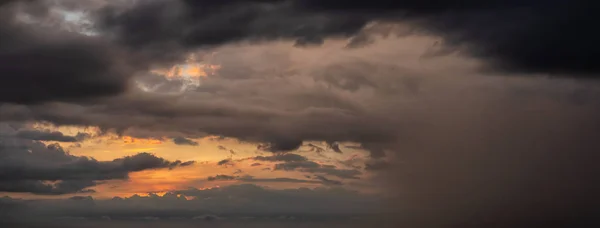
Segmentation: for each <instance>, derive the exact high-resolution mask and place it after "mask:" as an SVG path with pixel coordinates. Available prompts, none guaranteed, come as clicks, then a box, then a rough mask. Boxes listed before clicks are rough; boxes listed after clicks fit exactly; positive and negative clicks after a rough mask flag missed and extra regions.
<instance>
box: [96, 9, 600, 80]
mask: <svg viewBox="0 0 600 228" xmlns="http://www.w3.org/2000/svg"><path fill="white" fill-rule="evenodd" d="M431 4H432V3H429V2H427V3H424V2H421V1H414V0H410V1H402V2H397V3H392V2H390V1H387V0H379V1H356V3H347V2H340V1H336V0H331V1H316V0H315V1H313V0H289V1H267V2H265V1H244V2H240V1H225V2H222V3H219V4H214V3H212V1H198V2H191V1H185V0H179V1H151V2H139V3H138V4H136V5H134V6H133V7H131V8H129V9H125V10H123V9H119V8H118V7H113V8H109V9H105V10H104V11H103V12H102V13H101V14H100V16H99V18H100V19H99V23H100V25H101V27H102V28H103V30H104V31H105V32H107V33H111V34H115V37H117V38H116V39H117V41H119V42H121V43H124V44H126V45H129V46H132V47H137V48H157V47H159V48H167V47H172V45H169V44H173V43H178V44H182V45H183V46H185V47H188V48H190V47H207V46H215V45H222V44H226V43H231V42H238V41H246V40H250V41H254V40H258V41H261V40H277V39H281V38H283V39H291V40H295V41H296V43H297V46H306V45H307V44H308V45H309V46H310V45H311V44H321V43H323V39H324V38H328V37H338V38H339V37H342V38H344V37H354V39H352V41H351V42H350V45H351V46H356V45H355V43H356V42H357V40H360V39H359V38H360V37H365V36H364V34H362V33H361V31H362V29H363V28H365V27H366V26H368V25H369V24H370V23H372V22H404V23H409V24H412V26H415V27H416V28H415V29H413V30H414V31H416V32H418V33H427V34H435V35H439V36H442V37H443V38H444V39H445V41H446V42H445V43H446V44H447V45H450V46H452V47H455V48H456V49H466V50H465V52H466V53H468V54H469V55H470V56H473V57H478V58H483V59H485V60H487V61H489V62H490V63H491V64H492V65H493V67H494V68H495V69H497V70H509V71H516V72H527V73H552V74H558V75H562V76H570V77H573V76H591V77H593V76H594V75H596V74H597V73H599V72H598V70H599V68H598V67H597V64H594V62H593V61H592V59H593V56H596V55H598V54H599V53H600V52H599V51H600V46H599V45H597V44H596V42H595V40H596V38H597V36H598V35H597V33H595V32H593V31H591V30H589V29H588V28H590V27H591V26H592V24H590V23H592V21H596V19H598V18H597V16H596V15H597V14H595V13H594V12H595V11H594V10H592V9H590V8H589V7H586V6H585V4H584V1H582V0H575V1H567V0H558V1H553V2H547V1H540V0H526V1H516V0H510V1H486V2H480V1H467V2H464V1H452V0H450V1H444V2H438V3H435V4H436V7H431V6H430V5H431ZM147 21H155V22H157V23H154V24H155V25H156V26H151V27H148V26H143V25H144V24H143V23H146V22H147ZM158 22H160V23H158ZM558 25H563V26H562V27H563V28H564V29H561V31H560V32H558V31H557V30H555V29H554V28H556V26H558ZM540 34H552V39H547V38H542V37H541V36H540ZM363 39H365V38H363ZM533 44H535V45H533ZM558 53H562V54H558ZM563 56H569V57H568V58H563Z"/></svg>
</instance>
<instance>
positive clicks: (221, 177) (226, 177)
mask: <svg viewBox="0 0 600 228" xmlns="http://www.w3.org/2000/svg"><path fill="white" fill-rule="evenodd" d="M315 178H316V179H317V180H302V179H295V178H287V177H276V178H256V177H254V176H250V175H244V176H231V175H222V174H219V175H216V176H209V177H207V180H208V181H231V180H236V181H239V182H248V183H305V184H323V185H343V183H342V182H341V181H336V180H330V179H327V178H325V177H323V176H315Z"/></svg>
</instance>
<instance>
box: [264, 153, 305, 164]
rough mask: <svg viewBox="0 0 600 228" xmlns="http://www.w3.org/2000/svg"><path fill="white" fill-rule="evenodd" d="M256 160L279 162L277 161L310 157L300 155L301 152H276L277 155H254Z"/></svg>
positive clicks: (294, 160)
mask: <svg viewBox="0 0 600 228" xmlns="http://www.w3.org/2000/svg"><path fill="white" fill-rule="evenodd" d="M254 160H256V161H269V162H277V161H283V162H301V161H308V158H306V157H304V156H302V155H299V154H290V153H284V154H275V155H271V156H257V157H254Z"/></svg>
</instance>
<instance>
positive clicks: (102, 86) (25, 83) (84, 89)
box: [0, 1, 133, 103]
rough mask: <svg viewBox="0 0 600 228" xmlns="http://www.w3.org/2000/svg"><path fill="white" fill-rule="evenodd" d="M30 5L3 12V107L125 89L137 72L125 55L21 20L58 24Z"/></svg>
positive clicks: (0, 73)
mask: <svg viewBox="0 0 600 228" xmlns="http://www.w3.org/2000/svg"><path fill="white" fill-rule="evenodd" d="M22 2H36V1H22ZM31 5H33V6H30V7H26V6H27V5H22V7H13V4H5V5H3V6H2V8H0V62H2V65H1V66H0V103H3V102H8V103H39V102H48V101H61V100H69V101H74V100H82V99H88V98H95V97H102V96H109V95H116V94H120V93H122V92H124V91H125V89H126V88H127V86H128V80H129V78H130V76H131V74H132V73H133V72H132V71H131V69H130V68H129V67H128V66H127V64H125V62H126V60H127V59H126V58H124V57H125V55H124V54H123V53H121V52H120V51H118V50H117V49H115V48H114V47H113V46H112V45H111V44H109V43H108V42H105V41H103V40H101V39H99V38H96V37H89V36H85V35H81V34H75V33H72V32H67V31H62V30H59V29H55V28H48V27H44V26H41V25H37V24H34V23H27V22H24V21H22V20H19V19H18V16H22V15H24V14H28V16H29V17H31V18H33V20H39V21H42V22H44V21H47V20H53V19H52V18H50V15H49V12H45V10H46V9H44V8H43V6H37V5H41V3H40V4H35V3H32V4H31ZM29 8H31V10H29V11H28V9H29ZM34 9H35V10H34ZM39 9H41V10H39ZM36 10H37V11H36ZM31 11H33V12H36V14H32V13H29V12H31ZM38 11H42V12H38Z"/></svg>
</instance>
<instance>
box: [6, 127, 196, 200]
mask: <svg viewBox="0 0 600 228" xmlns="http://www.w3.org/2000/svg"><path fill="white" fill-rule="evenodd" d="M0 157H2V162H0V171H1V172H0V191H4V192H29V193H34V194H46V195H59V194H68V193H85V192H92V190H90V189H88V188H89V187H93V186H95V185H97V184H98V182H99V181H103V180H113V179H127V178H128V175H129V173H131V172H137V171H143V170H150V169H161V168H168V169H173V168H176V167H180V166H189V165H191V164H193V162H181V161H168V160H165V159H163V158H159V157H156V156H154V155H152V154H149V153H140V154H136V155H133V156H126V157H123V158H119V159H115V160H112V161H97V160H95V159H93V158H88V157H78V156H74V155H70V154H69V153H68V152H66V151H65V150H64V149H63V148H62V147H60V146H59V145H58V144H50V145H48V146H46V145H44V144H43V143H41V142H38V141H33V140H23V139H11V138H0ZM52 182H54V183H52Z"/></svg>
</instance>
